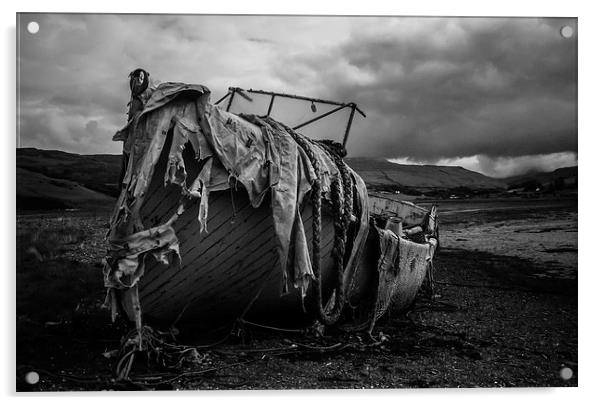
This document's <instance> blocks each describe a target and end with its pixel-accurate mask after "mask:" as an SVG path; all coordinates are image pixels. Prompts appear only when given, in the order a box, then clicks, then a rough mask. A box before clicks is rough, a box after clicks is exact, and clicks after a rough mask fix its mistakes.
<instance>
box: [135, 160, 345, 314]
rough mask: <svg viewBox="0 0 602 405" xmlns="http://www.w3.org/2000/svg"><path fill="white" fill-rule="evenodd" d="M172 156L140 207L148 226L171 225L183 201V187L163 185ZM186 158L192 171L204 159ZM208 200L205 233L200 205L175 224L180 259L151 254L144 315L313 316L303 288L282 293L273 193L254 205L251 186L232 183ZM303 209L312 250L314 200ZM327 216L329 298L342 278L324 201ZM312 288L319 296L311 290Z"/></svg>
mask: <svg viewBox="0 0 602 405" xmlns="http://www.w3.org/2000/svg"><path fill="white" fill-rule="evenodd" d="M185 157H186V154H185ZM165 160H166V157H165V156H162V157H161V160H160V162H159V165H158V168H157V169H156V170H155V173H157V175H155V176H154V177H153V180H152V182H151V184H150V187H149V192H148V195H147V197H146V198H145V201H144V203H143V205H142V207H141V210H140V212H141V217H142V221H143V224H144V226H145V227H149V228H150V227H153V226H156V225H157V224H161V223H164V222H165V221H166V220H167V219H169V218H170V217H171V216H172V215H173V214H174V213H175V212H176V210H177V208H178V205H179V201H180V196H181V191H180V189H179V187H177V186H174V185H167V186H164V184H163V183H164V182H163V178H162V176H161V175H159V174H161V173H164V166H165V164H166V162H165ZM186 160H187V162H186V163H187V169H188V170H189V171H193V172H194V171H198V170H200V168H201V167H200V164H199V163H198V162H196V161H195V160H193V159H191V158H190V157H187V158H186ZM195 174H196V173H192V174H191V177H194V176H195ZM189 175H190V174H189ZM208 206H209V214H208V221H207V230H206V231H203V232H200V231H199V229H200V227H199V220H198V214H199V204H198V203H196V204H192V205H191V206H190V207H188V208H187V209H186V210H185V211H184V213H183V214H182V215H181V216H180V217H179V218H178V219H177V220H176V221H175V222H174V223H173V224H172V226H173V228H174V230H175V233H176V236H177V238H178V241H179V251H180V260H179V262H178V261H176V260H172V263H171V264H170V265H165V264H162V263H159V262H156V261H154V260H153V259H152V258H149V259H148V262H147V263H146V270H145V275H144V277H142V278H141V279H140V281H139V283H138V291H139V299H140V304H141V309H142V314H143V315H144V318H145V320H147V321H149V320H150V321H151V322H153V323H163V324H169V323H171V322H174V321H175V320H176V319H177V320H178V321H179V322H187V321H193V322H201V323H202V322H205V323H208V324H221V323H230V322H231V321H232V320H233V319H235V318H237V317H240V316H242V315H243V313H244V314H245V315H246V316H248V317H255V318H259V317H263V318H266V317H269V318H270V320H272V321H274V320H277V319H293V318H294V319H297V320H301V321H302V322H303V321H306V320H308V319H309V317H308V316H307V314H305V313H304V310H303V305H302V298H301V294H300V292H299V289H297V288H294V287H293V286H292V285H289V286H288V293H283V289H284V285H283V274H282V270H281V266H280V263H279V259H278V253H277V245H276V239H275V238H276V236H275V231H274V223H273V218H272V211H271V208H270V198H269V197H268V196H266V198H265V199H264V201H263V203H262V204H261V205H260V206H259V207H257V208H253V207H252V206H251V204H250V202H249V198H248V196H247V193H246V191H245V190H244V189H243V188H242V187H241V188H238V189H237V190H236V189H234V188H233V189H229V190H224V191H218V192H213V193H211V194H210V196H209V204H208ZM301 212H302V217H303V222H304V228H305V235H306V238H307V243H308V247H309V249H310V254H311V246H312V242H313V236H312V210H311V207H310V204H305V205H304V206H303V207H302V211H301ZM322 214H323V217H322V233H321V256H322V259H321V269H322V273H321V274H322V279H323V284H322V287H323V296H324V297H329V296H330V294H331V293H332V290H333V288H334V282H335V277H334V272H333V259H332V257H331V251H332V247H333V242H334V226H333V222H332V217H331V215H330V211H329V209H328V205H327V204H323V210H322ZM289 284H290V283H289ZM308 294H309V295H310V296H311V294H313V292H312V291H311V288H310V291H309V292H308Z"/></svg>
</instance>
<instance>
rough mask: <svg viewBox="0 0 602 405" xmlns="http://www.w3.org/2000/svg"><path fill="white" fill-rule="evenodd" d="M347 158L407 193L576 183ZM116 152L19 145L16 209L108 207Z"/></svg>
mask: <svg viewBox="0 0 602 405" xmlns="http://www.w3.org/2000/svg"><path fill="white" fill-rule="evenodd" d="M345 161H346V162H347V164H348V165H349V166H351V167H352V168H353V169H354V170H355V171H356V172H357V173H358V174H359V175H360V176H361V177H362V178H363V179H364V181H365V183H366V185H367V186H368V187H369V188H370V189H373V190H382V191H391V192H401V193H403V194H406V195H408V196H420V195H429V196H439V197H449V196H451V195H453V194H457V195H467V194H471V193H472V194H475V193H477V194H478V193H487V192H488V191H494V192H500V191H504V190H505V189H507V188H508V185H510V186H511V187H513V186H514V185H517V184H518V185H520V184H521V183H522V184H524V183H526V182H527V183H528V182H536V184H548V183H550V182H554V181H557V180H555V179H557V178H558V177H562V178H564V179H565V180H563V181H564V182H565V183H567V184H571V182H573V181H574V182H575V183H576V178H577V167H569V168H562V169H558V170H555V171H554V172H551V173H532V174H527V175H523V176H514V177H510V178H507V179H494V178H491V177H487V176H485V175H483V174H481V173H477V172H474V171H471V170H467V169H465V168H463V167H460V166H435V165H404V164H397V163H392V162H389V161H388V160H386V159H379V158H346V159H345ZM120 170H121V156H120V155H108V154H104V155H102V154H98V155H79V154H75V153H67V152H62V151H57V150H42V149H35V148H19V149H17V202H18V203H17V208H18V209H45V208H46V209H48V208H85V207H89V206H110V205H111V204H112V203H113V202H114V200H115V197H116V196H117V193H118V187H117V186H118V185H117V182H118V178H119V172H120Z"/></svg>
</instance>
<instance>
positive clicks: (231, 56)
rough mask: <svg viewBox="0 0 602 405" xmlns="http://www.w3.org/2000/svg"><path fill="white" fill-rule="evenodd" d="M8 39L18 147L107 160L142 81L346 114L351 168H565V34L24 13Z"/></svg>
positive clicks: (573, 130) (569, 103)
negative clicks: (261, 92)
mask: <svg viewBox="0 0 602 405" xmlns="http://www.w3.org/2000/svg"><path fill="white" fill-rule="evenodd" d="M34 20H35V21H37V22H38V23H39V25H40V30H39V32H38V33H36V34H34V35H32V34H30V33H28V32H27V28H26V26H27V23H28V22H29V21H34ZM567 25H568V26H570V27H572V28H573V31H574V32H573V35H572V37H570V38H565V37H563V36H562V35H561V33H560V31H561V28H562V27H563V26H567ZM18 30H19V32H18V40H19V46H18V52H19V55H18V56H19V58H18V63H19V74H20V86H19V89H20V92H19V96H20V97H19V113H20V119H19V127H20V142H19V145H20V146H22V147H37V148H43V149H59V150H64V151H68V152H76V153H120V152H121V143H116V142H112V141H111V137H112V135H113V133H114V132H115V131H116V130H117V129H118V128H119V127H121V126H122V125H123V124H124V122H125V119H126V116H125V111H126V103H127V101H128V98H129V88H128V84H127V74H128V73H129V72H130V71H131V70H133V69H134V68H136V67H144V68H146V69H147V70H148V71H150V72H151V77H152V78H154V79H155V80H160V81H184V82H190V83H201V84H204V85H206V86H208V87H209V88H210V89H211V90H212V92H213V96H212V98H213V100H214V101H216V100H217V99H218V98H219V97H221V96H222V95H223V94H225V93H226V91H227V88H228V86H240V87H243V88H260V89H266V90H274V91H279V92H288V93H295V94H303V95H309V96H314V97H321V98H327V99H334V100H340V101H354V102H356V103H357V104H358V105H359V106H360V107H361V108H362V110H364V111H365V112H366V114H367V118H365V119H364V118H360V117H358V118H356V120H355V124H354V126H353V128H352V131H351V135H350V141H349V143H348V150H349V155H350V156H371V157H386V158H390V159H396V161H399V162H409V163H435V164H451V165H462V166H464V167H466V168H469V169H472V170H478V171H480V172H482V173H485V174H488V175H492V176H498V177H500V176H507V175H513V174H519V173H521V172H524V171H527V170H531V169H543V170H553V169H555V168H557V167H562V166H569V165H575V164H577V99H576V94H577V21H576V20H575V19H534V18H408V17H353V18H349V17H254V16H132V15H78V14H71V15H62V14H53V15H33V14H24V15H21V16H20V27H18ZM321 108H322V106H320V110H319V112H321V111H323V110H321ZM312 114H313V113H312V112H311V111H310V110H309V109H308V108H304V109H303V111H302V114H301V116H300V117H301V118H311V116H312ZM337 119H338V120H339V122H338V123H339V124H341V125H343V124H344V117H343V118H341V117H339V118H337ZM335 121H336V120H335ZM342 130H343V128H340V130H339V132H336V133H334V135H333V134H332V133H325V134H324V137H326V138H339V137H340V135H341V134H340V133H341V132H342ZM324 132H331V131H324Z"/></svg>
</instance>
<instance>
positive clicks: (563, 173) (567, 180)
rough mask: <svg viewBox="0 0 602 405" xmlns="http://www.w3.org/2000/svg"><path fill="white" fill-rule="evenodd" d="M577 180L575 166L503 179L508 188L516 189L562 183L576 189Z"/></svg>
mask: <svg viewBox="0 0 602 405" xmlns="http://www.w3.org/2000/svg"><path fill="white" fill-rule="evenodd" d="M577 178H578V168H577V166H569V167H561V168H559V169H556V170H553V171H551V172H532V173H526V174H521V175H519V176H511V177H507V178H505V179H503V180H504V181H505V182H506V184H508V187H510V188H517V187H524V186H525V185H529V184H533V185H540V186H543V187H549V186H550V185H552V184H554V183H557V182H559V181H562V184H563V185H564V186H569V187H572V186H574V187H576V186H577Z"/></svg>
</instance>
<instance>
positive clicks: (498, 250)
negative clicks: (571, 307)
mask: <svg viewBox="0 0 602 405" xmlns="http://www.w3.org/2000/svg"><path fill="white" fill-rule="evenodd" d="M440 211H441V224H442V225H441V243H442V245H444V246H447V247H451V248H458V249H467V250H477V251H482V252H487V253H494V254H498V255H505V256H515V257H520V258H523V259H528V260H531V261H533V262H535V263H536V264H538V265H540V267H542V268H543V269H544V270H543V271H542V272H540V273H537V274H535V275H534V276H535V277H553V278H565V279H574V278H576V277H577V239H578V237H577V235H578V233H577V227H578V224H577V204H576V201H573V200H557V201H547V202H546V201H540V200H538V201H530V200H525V201H520V202H510V203H509V202H507V201H499V202H488V203H482V202H476V203H474V204H471V202H470V201H466V202H463V203H456V202H454V203H450V204H446V202H440Z"/></svg>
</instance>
